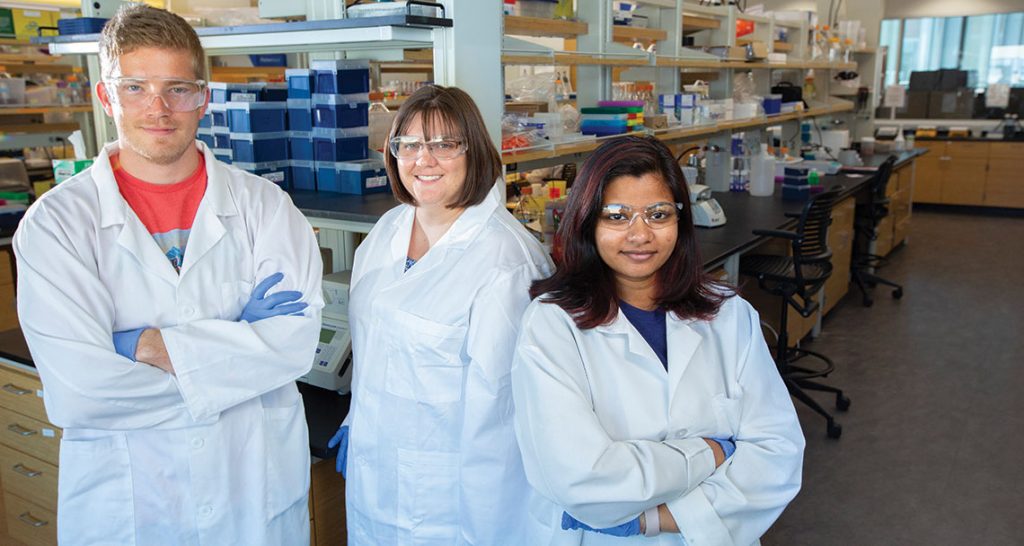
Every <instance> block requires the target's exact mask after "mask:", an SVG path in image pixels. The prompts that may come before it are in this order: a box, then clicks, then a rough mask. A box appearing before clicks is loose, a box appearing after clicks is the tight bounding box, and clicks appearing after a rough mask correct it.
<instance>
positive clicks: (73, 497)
mask: <svg viewBox="0 0 1024 546" xmlns="http://www.w3.org/2000/svg"><path fill="white" fill-rule="evenodd" d="M131 472H132V469H131V464H130V461H129V457H128V441H127V439H126V438H125V436H124V435H123V434H118V435H114V436H106V437H101V438H95V439H82V440H68V439H66V438H65V439H62V440H61V442H60V476H59V478H58V480H57V498H58V500H57V502H58V505H59V506H60V516H59V517H58V518H57V541H58V542H59V543H60V544H70V545H75V544H126V545H132V544H135V512H134V502H133V501H132V498H133V491H132V478H131ZM101 522H102V523H101Z"/></svg>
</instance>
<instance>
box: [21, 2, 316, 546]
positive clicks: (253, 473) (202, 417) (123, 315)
mask: <svg viewBox="0 0 1024 546" xmlns="http://www.w3.org/2000/svg"><path fill="white" fill-rule="evenodd" d="M100 66H101V70H102V73H103V79H102V81H100V82H97V84H96V95H97V98H98V99H99V101H100V103H101V104H102V105H103V108H104V110H105V111H106V113H107V114H108V115H110V116H112V117H113V118H114V121H115V123H116V125H117V132H118V140H117V142H115V143H112V144H109V145H107V146H106V147H105V148H104V149H103V151H102V152H101V153H100V155H99V156H98V157H97V158H96V162H95V163H94V165H93V166H92V167H91V168H90V169H88V170H87V171H85V172H83V173H81V174H80V175H78V176H76V177H74V178H72V179H70V180H68V181H66V182H64V183H62V184H61V185H60V186H58V187H57V188H56V189H54V190H52V191H50V192H49V193H47V194H46V195H45V196H43V197H42V198H41V199H40V200H39V201H38V202H37V203H35V204H34V205H33V206H32V207H31V208H30V210H29V211H28V213H27V214H26V216H25V218H24V220H23V221H22V223H21V226H20V228H19V230H18V232H17V234H16V235H15V240H14V248H15V252H16V254H17V257H18V273H19V274H18V311H19V316H20V319H21V325H22V328H23V330H24V333H25V338H26V340H27V341H28V344H29V348H30V349H31V352H32V357H33V360H34V362H35V364H36V366H37V368H38V369H39V374H40V377H41V379H42V382H43V387H44V399H45V402H46V409H47V413H48V415H49V418H50V420H51V421H52V422H53V423H54V424H56V425H57V426H59V427H62V428H63V438H62V440H61V448H60V477H59V492H58V512H59V516H58V525H57V528H58V540H59V541H60V543H61V544H117V545H120V546H124V545H135V544H138V545H144V546H152V545H164V544H166V545H171V544H174V545H183V544H189V545H200V544H202V545H207V544H211V545H218V546H220V545H227V544H245V545H247V546H254V545H267V546H271V545H273V546H278V545H285V544H288V545H290V544H309V514H308V508H307V499H308V486H309V464H310V458H309V442H308V433H307V428H306V422H305V414H304V411H303V406H302V400H301V397H300V395H299V393H298V390H297V389H296V387H295V383H294V381H295V379H297V378H298V377H300V376H302V375H303V374H304V373H306V372H307V371H308V370H309V368H310V366H311V363H312V359H313V354H314V351H315V348H316V345H317V336H318V334H319V330H320V309H321V308H322V306H323V300H322V296H321V292H320V279H321V270H322V263H321V261H320V254H319V250H318V248H317V244H316V241H315V238H314V235H313V231H312V229H311V228H310V225H309V223H308V222H307V221H306V220H305V219H304V218H303V216H302V215H301V214H300V213H299V211H298V210H297V209H296V208H295V207H294V206H293V204H292V203H291V200H290V199H289V197H288V195H287V194H285V193H284V192H283V191H281V190H280V189H279V188H278V187H277V186H275V185H274V184H273V183H271V182H269V181H267V180H264V179H262V178H259V177H256V176H254V175H251V174H248V173H244V172H242V171H239V170H237V169H233V168H231V167H229V166H227V165H224V164H222V163H220V162H218V161H217V160H216V159H215V158H214V157H213V155H212V154H211V153H210V150H208V149H207V148H206V147H205V146H204V145H202V144H201V143H197V142H196V141H195V133H196V127H197V125H198V123H199V119H200V118H201V117H202V115H203V113H204V110H205V106H206V103H207V101H208V97H209V95H208V91H207V89H206V86H205V82H203V81H202V80H201V79H200V78H201V76H202V71H203V66H204V54H203V51H202V47H201V45H200V42H199V39H198V37H197V36H196V34H195V32H194V31H193V30H192V29H191V27H189V26H188V24H187V23H185V21H184V20H183V19H181V18H180V17H178V16H176V15H173V14H170V13H168V12H165V11H163V10H158V9H154V8H149V7H146V6H144V5H142V6H132V7H127V8H124V9H122V10H121V11H120V12H119V13H118V14H117V15H116V16H115V17H114V18H113V19H112V20H111V21H110V22H108V23H107V25H106V27H105V28H104V31H103V34H102V35H101V38H100ZM281 288H286V289H287V290H285V291H277V292H275V293H272V294H270V295H267V292H268V290H270V289H275V290H277V289H281Z"/></svg>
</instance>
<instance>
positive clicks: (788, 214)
mask: <svg viewBox="0 0 1024 546" xmlns="http://www.w3.org/2000/svg"><path fill="white" fill-rule="evenodd" d="M782 215H783V216H785V217H786V218H800V217H801V216H803V213H802V212H783V213H782Z"/></svg>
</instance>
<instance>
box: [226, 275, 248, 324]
mask: <svg viewBox="0 0 1024 546" xmlns="http://www.w3.org/2000/svg"><path fill="white" fill-rule="evenodd" d="M252 289H253V285H252V283H250V282H246V281H228V282H222V283H220V318H221V319H223V320H231V321H236V320H238V317H240V316H242V309H244V308H245V304H247V303H249V298H250V297H251V295H252Z"/></svg>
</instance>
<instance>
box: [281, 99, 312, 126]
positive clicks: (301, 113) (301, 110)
mask: <svg viewBox="0 0 1024 546" xmlns="http://www.w3.org/2000/svg"><path fill="white" fill-rule="evenodd" d="M287 102H288V130H289V131H312V130H313V103H312V102H311V101H310V100H309V99H288V101H287Z"/></svg>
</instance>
